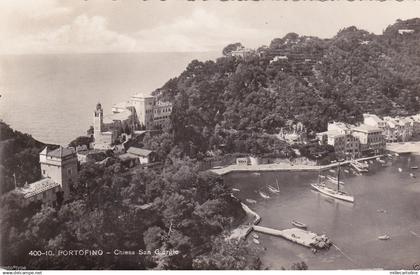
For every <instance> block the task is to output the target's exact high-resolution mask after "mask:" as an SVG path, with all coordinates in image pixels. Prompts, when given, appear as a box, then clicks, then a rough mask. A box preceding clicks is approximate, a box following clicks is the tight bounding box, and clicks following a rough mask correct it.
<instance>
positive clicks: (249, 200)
mask: <svg viewBox="0 0 420 275" xmlns="http://www.w3.org/2000/svg"><path fill="white" fill-rule="evenodd" d="M245 200H246V202H248V203H257V201H256V200H252V199H245Z"/></svg>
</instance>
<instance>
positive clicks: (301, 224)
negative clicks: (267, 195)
mask: <svg viewBox="0 0 420 275" xmlns="http://www.w3.org/2000/svg"><path fill="white" fill-rule="evenodd" d="M292 224H293V225H294V226H296V227H298V228H302V229H306V228H308V226H307V225H306V224H304V223H301V222H298V221H295V220H293V221H292Z"/></svg>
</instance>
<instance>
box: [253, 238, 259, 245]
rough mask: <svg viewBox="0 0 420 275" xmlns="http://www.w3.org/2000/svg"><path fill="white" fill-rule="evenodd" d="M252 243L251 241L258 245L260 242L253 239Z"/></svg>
mask: <svg viewBox="0 0 420 275" xmlns="http://www.w3.org/2000/svg"><path fill="white" fill-rule="evenodd" d="M252 241H253V242H254V243H255V244H260V241H259V240H257V239H255V238H253V239H252Z"/></svg>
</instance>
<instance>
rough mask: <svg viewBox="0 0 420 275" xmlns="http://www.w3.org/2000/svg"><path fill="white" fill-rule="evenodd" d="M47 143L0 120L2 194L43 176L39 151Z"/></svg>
mask: <svg viewBox="0 0 420 275" xmlns="http://www.w3.org/2000/svg"><path fill="white" fill-rule="evenodd" d="M44 146H45V144H43V143H42V142H39V141H37V140H35V139H34V138H32V137H31V136H30V135H28V134H23V133H21V132H19V131H15V130H13V129H11V128H10V127H9V125H7V124H6V123H4V122H1V121H0V194H4V193H6V192H7V191H10V190H12V189H13V188H14V177H13V175H15V177H16V184H17V185H18V186H22V185H23V184H25V182H28V183H31V182H33V181H36V180H38V179H40V178H41V170H40V168H39V164H38V162H39V155H38V154H39V152H40V151H41V150H42V149H43V147H44Z"/></svg>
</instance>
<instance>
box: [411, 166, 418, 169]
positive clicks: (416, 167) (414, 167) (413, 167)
mask: <svg viewBox="0 0 420 275" xmlns="http://www.w3.org/2000/svg"><path fill="white" fill-rule="evenodd" d="M411 169H419V167H418V166H411Z"/></svg>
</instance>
